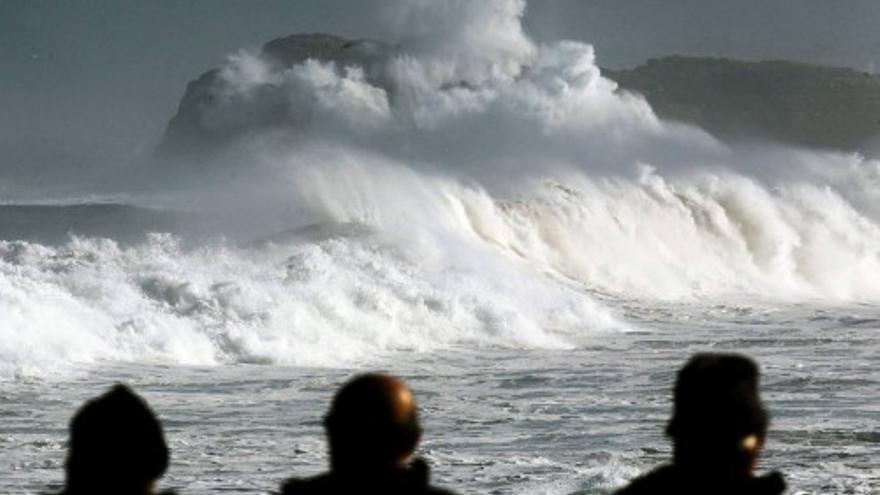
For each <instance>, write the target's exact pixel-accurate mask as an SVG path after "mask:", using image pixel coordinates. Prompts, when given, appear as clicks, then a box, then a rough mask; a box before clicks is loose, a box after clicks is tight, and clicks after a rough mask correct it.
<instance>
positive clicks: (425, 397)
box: [0, 0, 880, 495]
mask: <svg viewBox="0 0 880 495" xmlns="http://www.w3.org/2000/svg"><path fill="white" fill-rule="evenodd" d="M401 5H405V8H404V7H401V11H400V14H401V15H400V19H399V20H401V25H402V26H403V27H400V26H398V28H400V29H405V30H407V31H406V32H405V33H403V34H405V35H401V36H400V37H399V38H400V39H399V41H398V42H397V44H394V45H380V44H375V43H342V42H339V43H338V46H337V45H332V46H331V45H330V44H328V45H326V46H325V45H321V43H330V42H329V41H327V38H324V37H320V36H319V37H305V38H297V39H296V40H293V41H290V43H293V44H294V45H295V44H296V43H305V44H307V46H309V47H311V48H309V49H312V48H314V47H315V46H318V48H320V49H321V50H320V51H318V52H317V53H319V54H321V57H324V58H321V57H317V58H305V59H301V60H296V59H295V60H294V61H293V62H290V63H281V62H279V61H278V60H276V59H272V58H271V57H268V56H267V55H266V54H265V53H261V52H254V51H242V52H239V53H236V54H233V55H230V57H229V59H228V61H227V63H226V65H224V66H223V67H221V68H220V69H218V70H217V71H214V72H211V73H209V74H208V75H206V76H204V77H203V78H201V79H199V81H200V82H198V83H194V84H192V85H190V87H189V88H188V90H187V96H185V97H184V99H183V102H182V103H181V107H180V110H179V112H178V115H177V116H176V117H175V120H174V121H173V122H176V124H175V125H173V126H171V127H169V131H168V132H169V133H172V132H180V133H183V134H180V135H177V136H176V139H178V144H179V142H180V140H184V141H185V140H187V139H190V140H191V141H192V142H190V143H189V144H190V147H189V148H187V154H186V155H185V156H178V157H173V158H169V157H168V156H159V155H157V156H156V157H154V158H151V159H149V160H140V161H136V162H134V163H135V166H136V167H137V169H136V170H127V169H125V168H124V166H123V165H120V169H121V170H123V171H124V172H125V173H123V174H121V176H122V177H124V178H125V180H121V181H120V180H118V179H117V181H118V182H119V183H118V184H116V186H117V187H116V188H115V190H114V191H113V192H112V194H108V193H106V189H107V183H104V184H103V185H102V188H103V189H101V190H100V191H99V190H98V188H97V187H96V188H95V190H87V191H79V192H78V193H65V194H64V195H59V194H46V195H45V196H42V197H41V196H40V195H39V194H37V192H35V191H27V194H21V195H20V196H22V197H24V196H26V197H27V198H28V199H27V200H26V201H25V200H22V199H21V197H13V196H15V195H14V194H11V195H10V197H4V198H3V202H2V204H0V417H2V421H0V492H3V493H39V492H41V491H45V490H47V489H53V488H58V487H59V486H60V485H61V483H62V482H63V463H64V456H65V441H66V436H67V432H66V426H67V422H68V420H69V418H70V417H71V416H72V414H73V413H74V411H75V410H76V408H77V407H78V406H79V405H80V404H82V402H83V401H85V400H86V399H88V398H89V397H93V396H95V395H97V394H100V393H101V392H102V391H104V390H105V389H107V387H109V386H110V385H112V384H113V383H116V382H124V383H128V384H130V385H132V386H133V387H134V389H135V390H136V391H137V392H139V393H141V394H142V395H143V396H144V397H145V398H146V399H147V400H148V401H149V403H150V404H151V405H152V407H153V408H154V409H155V411H156V412H157V413H158V415H159V416H160V417H161V419H162V421H163V424H164V425H165V428H166V434H167V438H168V441H169V444H170V447H171V450H172V458H173V460H172V464H171V467H170V469H169V470H168V472H167V474H166V476H165V477H164V478H163V480H162V481H161V482H160V486H161V487H163V488H174V489H177V490H179V492H180V493H192V494H207V493H216V492H237V493H268V492H271V491H272V490H273V489H276V488H277V487H278V486H279V483H280V482H281V480H283V479H284V478H285V477H289V476H294V475H298V476H302V475H309V474H314V473H317V472H319V471H321V470H323V469H324V468H325V467H326V463H327V459H326V451H325V444H324V439H323V433H322V428H321V418H322V415H323V414H324V412H325V411H326V409H327V406H328V404H329V401H330V398H331V397H332V394H333V392H334V391H335V389H336V388H337V387H338V386H339V385H340V384H341V383H342V382H344V381H345V380H346V379H347V378H348V377H350V376H352V375H353V374H356V373H359V372H363V371H367V370H383V371H387V372H390V373H394V374H397V375H400V376H401V377H403V378H404V379H405V380H406V381H407V382H408V383H409V384H410V385H411V386H412V388H413V390H414V392H415V396H416V399H417V401H418V403H419V405H420V409H421V415H422V421H423V423H424V427H425V435H424V441H423V442H422V445H421V447H420V450H419V455H422V456H424V457H426V458H427V459H428V461H429V462H430V464H431V465H432V466H433V476H434V480H435V482H436V483H437V484H440V485H443V486H448V487H450V488H452V489H455V490H457V491H459V492H461V493H512V494H517V493H541V494H548V495H557V494H601V493H609V492H610V491H612V490H613V489H614V488H616V487H619V486H622V485H623V484H625V483H626V482H627V480H630V479H632V478H633V477H635V476H637V475H638V474H639V473H641V472H644V471H646V470H648V469H650V468H651V467H652V466H655V465H657V464H659V463H662V462H664V461H665V460H667V459H669V456H670V447H669V442H668V439H667V438H665V437H664V435H663V431H664V427H665V422H666V420H667V419H668V416H669V413H670V410H671V387H672V383H673V379H674V376H675V373H676V371H677V369H678V368H679V367H680V366H681V365H682V364H683V363H684V362H685V361H686V360H687V358H688V357H689V356H691V355H692V354H694V353H696V352H702V351H713V352H740V353H744V354H747V355H749V356H751V357H753V358H754V359H756V360H757V362H758V363H759V364H760V367H761V370H762V385H761V390H762V393H763V397H764V400H765V402H766V405H767V408H768V409H769V411H770V413H771V415H772V424H771V427H770V431H769V438H768V442H767V444H766V447H765V450H764V453H763V457H762V461H761V464H760V466H759V470H761V471H769V470H780V471H782V472H783V473H784V474H785V475H786V477H787V480H788V482H789V485H790V489H789V493H791V494H860V495H868V494H874V493H880V492H878V486H880V470H878V468H877V451H878V445H880V433H878V431H880V403H878V400H877V399H878V397H880V370H878V359H877V355H878V352H880V305H878V302H880V207H878V205H880V162H878V161H877V160H876V159H872V158H871V157H865V156H862V155H860V154H858V153H854V152H845V151H821V150H809V149H795V148H792V147H789V146H783V145H776V144H770V143H761V144H757V143H742V142H738V143H727V142H723V141H721V140H719V139H718V138H716V137H714V136H711V135H709V134H708V133H706V132H705V131H703V130H701V129H698V128H695V127H693V126H689V125H686V124H683V123H676V122H668V121H664V120H663V119H661V118H659V117H658V116H657V115H656V114H655V113H654V111H653V109H652V108H651V106H650V105H649V104H648V103H647V101H646V100H645V99H644V98H642V97H640V96H638V95H635V94H630V93H627V92H624V91H620V90H619V88H618V87H617V85H616V84H615V83H614V81H612V80H610V79H608V78H605V77H603V76H602V74H601V70H600V69H599V68H598V67H597V66H596V63H595V57H596V55H595V53H594V50H593V47H592V46H590V45H588V44H586V43H583V42H579V41H559V42H556V43H549V44H541V43H537V42H535V41H533V40H532V39H531V38H530V37H529V36H528V34H527V33H526V32H525V30H524V28H523V25H522V17H523V15H524V12H525V2H523V1H520V0H492V1H487V2H460V1H453V0H449V1H436V2H404V3H403V4H401ZM297 40H298V41H297ZM316 40H317V41H316ZM308 43H318V45H314V46H313V45H308ZM334 43H335V42H334ZM282 45H283V44H282ZM279 46H280V45H279ZM304 46H306V45H304ZM334 46H336V48H333V47H334ZM352 47H353V48H352ZM294 48H296V49H299V48H301V47H298V46H294ZM333 50H343V51H344V50H350V51H349V52H345V53H341V54H340V53H337V52H334V51H333ZM300 51H302V50H300ZM305 51H308V50H305ZM294 52H296V50H294ZM296 53H298V52H296ZM334 53H335V54H336V55H334ZM334 57H336V58H334ZM184 131H185V132H184ZM205 148H209V149H205ZM147 179H148V180H147ZM108 182H112V181H109V180H108Z"/></svg>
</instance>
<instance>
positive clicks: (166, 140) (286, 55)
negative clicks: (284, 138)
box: [160, 34, 392, 156]
mask: <svg viewBox="0 0 880 495" xmlns="http://www.w3.org/2000/svg"><path fill="white" fill-rule="evenodd" d="M391 52H392V47H390V46H389V45H387V44H384V43H382V42H378V41H371V40H356V41H351V40H347V39H344V38H340V37H338V36H333V35H330V34H295V35H292V36H288V37H285V38H278V39H275V40H272V41H270V42H268V43H266V44H265V45H263V47H262V49H261V51H260V58H261V59H263V60H264V61H266V62H269V63H271V64H273V65H274V66H275V67H277V68H287V67H291V66H293V65H295V64H299V63H302V62H305V61H306V60H308V59H314V60H320V61H324V62H329V61H332V62H335V63H336V64H337V66H339V67H345V66H349V65H357V66H359V67H362V68H363V69H364V76H365V78H366V79H367V81H369V82H370V83H371V84H374V85H376V86H379V87H384V86H386V82H385V78H384V73H383V68H384V61H386V60H387V59H388V57H389V56H390V54H391ZM224 85H225V82H224V81H223V79H222V77H221V70H220V69H212V70H209V71H207V72H205V73H204V74H202V75H201V76H199V78H198V79H196V80H194V81H191V82H190V83H189V84H187V87H186V92H185V93H184V95H183V98H182V99H181V101H180V104H179V106H178V110H177V114H176V115H175V116H174V117H173V118H172V119H171V121H170V122H169V123H168V127H167V128H166V130H165V134H164V136H163V139H162V143H161V145H160V152H161V153H163V154H165V155H168V156H175V155H181V154H186V153H191V152H196V153H201V152H205V151H211V150H214V149H216V148H219V147H221V146H222V145H223V144H225V143H228V142H229V141H230V140H231V139H233V138H235V137H236V136H239V135H241V134H242V133H244V132H248V131H251V132H252V131H254V130H255V128H259V125H258V124H260V123H262V124H263V125H265V126H266V127H271V126H273V125H277V124H278V123H279V122H281V121H284V120H289V118H290V116H289V115H287V114H288V113H289V112H290V109H289V108H286V107H285V106H284V104H283V102H278V103H279V104H278V105H277V106H276V108H275V110H273V111H267V112H265V113H264V115H262V116H261V118H262V119H263V122H260V123H257V122H253V121H248V122H247V128H239V127H237V126H236V125H235V124H234V123H232V124H225V125H216V124H213V123H211V122H209V119H207V118H206V115H207V114H208V112H210V109H211V107H212V105H214V103H215V102H216V100H217V98H219V97H221V96H222V94H223V92H224V89H225V87H224Z"/></svg>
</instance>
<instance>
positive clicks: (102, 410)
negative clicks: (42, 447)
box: [65, 385, 169, 494]
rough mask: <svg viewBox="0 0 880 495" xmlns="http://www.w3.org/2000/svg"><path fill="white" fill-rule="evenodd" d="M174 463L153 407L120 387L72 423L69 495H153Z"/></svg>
mask: <svg viewBox="0 0 880 495" xmlns="http://www.w3.org/2000/svg"><path fill="white" fill-rule="evenodd" d="M168 460H169V454H168V446H167V445H166V444H165V438H164V435H163V433H162V426H161V425H160V424H159V421H158V420H157V419H156V416H155V415H154V414H153V412H152V411H151V410H150V408H149V406H147V403H146V402H144V400H143V399H141V398H140V397H139V396H137V395H136V394H135V393H134V392H132V391H131V389H129V388H128V387H126V386H124V385H116V386H114V387H113V388H111V389H110V390H109V391H108V392H106V393H105V394H103V395H101V396H99V397H96V398H94V399H91V400H89V401H88V402H86V404H85V405H84V406H83V407H82V408H80V410H79V411H77V413H76V415H74V417H73V419H72V420H71V421H70V445H69V451H68V455H67V462H66V464H65V469H66V472H67V480H66V484H67V492H68V493H78V492H92V493H94V492H98V493H110V492H112V493H119V494H123V493H124V494H142V493H150V492H151V490H152V485H153V483H155V481H156V480H158V479H159V478H160V477H162V474H163V473H164V472H165V469H167V468H168Z"/></svg>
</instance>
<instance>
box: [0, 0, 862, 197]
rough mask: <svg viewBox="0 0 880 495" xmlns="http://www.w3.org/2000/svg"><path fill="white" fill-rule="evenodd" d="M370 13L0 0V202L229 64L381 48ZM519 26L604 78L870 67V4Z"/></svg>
mask: <svg viewBox="0 0 880 495" xmlns="http://www.w3.org/2000/svg"><path fill="white" fill-rule="evenodd" d="M382 4H383V2H382V0H295V1H280V0H258V1H252V0H213V1H183V0H154V1H149V2H145V1H130V0H112V1H111V0H90V1H86V0H67V1H49V0H0V199H2V196H3V195H4V194H6V195H8V194H9V193H14V192H16V191H17V190H20V189H21V188H27V187H35V186H36V185H45V184H53V183H66V182H75V181H89V180H93V177H92V174H91V173H90V172H94V171H101V170H107V169H112V168H115V167H121V166H124V165H125V164H126V163H127V161H129V160H130V159H131V157H132V156H137V155H138V154H139V153H146V152H148V151H149V150H150V149H151V147H152V146H153V145H154V144H155V143H156V140H157V139H158V137H159V135H160V133H161V131H162V129H163V128H164V126H165V123H166V122H167V120H168V118H170V117H171V115H172V114H173V113H174V111H175V110H176V105H177V102H178V99H179V98H180V96H181V95H182V94H183V91H184V88H185V85H186V83H187V81H189V80H191V79H193V78H195V77H196V76H198V75H199V74H200V73H201V72H203V71H205V70H207V69H209V68H211V67H214V66H217V65H219V64H220V63H222V62H223V59H224V56H225V55H226V54H228V53H230V52H234V51H237V50H238V49H240V48H255V47H258V46H259V45H261V44H262V43H264V42H265V41H268V40H270V39H273V38H276V37H279V36H284V35H287V34H292V33H296V32H331V33H335V34H340V35H343V36H348V37H377V38H382V36H383V33H382V31H381V29H380V28H379V27H378V26H379V23H377V22H374V12H375V11H376V9H377V7H378V6H380V5H382ZM526 24H527V28H528V29H529V31H530V32H531V33H532V34H533V35H534V37H535V38H537V39H538V40H555V39H563V38H568V39H579V40H583V41H588V42H592V43H593V44H594V45H595V46H596V48H597V52H598V57H599V63H600V65H605V66H609V67H615V68H618V67H626V66H633V65H637V64H639V63H641V62H643V61H644V60H646V59H647V58H650V57H655V56H661V55H666V54H673V53H675V54H692V55H712V56H726V57H732V58H744V59H753V60H754V59H790V60H799V61H805V62H813V63H821V64H830V65H841V66H850V67H855V68H858V69H866V70H873V68H874V67H875V66H874V65H873V64H875V63H877V64H880V60H875V59H874V57H877V56H880V29H877V27H878V26H880V1H876V0H835V1H830V0H737V1H730V0H579V1H576V0H544V1H537V0H533V1H532V2H530V4H529V10H528V13H527V17H526ZM877 69H880V67H877Z"/></svg>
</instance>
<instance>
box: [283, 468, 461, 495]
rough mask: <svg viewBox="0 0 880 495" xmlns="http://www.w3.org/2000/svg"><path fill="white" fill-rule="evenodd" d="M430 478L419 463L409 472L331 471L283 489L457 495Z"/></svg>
mask: <svg viewBox="0 0 880 495" xmlns="http://www.w3.org/2000/svg"><path fill="white" fill-rule="evenodd" d="M429 478H430V470H429V469H428V465H427V464H425V462H424V461H421V460H416V461H414V462H413V463H412V464H411V465H410V467H409V468H407V469H393V470H389V471H382V472H369V473H363V472H358V473H337V472H333V471H331V472H328V473H324V474H321V475H318V476H313V477H311V478H291V479H289V480H287V481H286V482H284V484H283V485H282V486H281V494H282V495H317V494H340V495H345V494H349V493H364V494H376V495H379V494H382V495H454V493H453V492H450V491H447V490H443V489H441V488H435V487H432V486H431V485H430V484H429Z"/></svg>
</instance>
